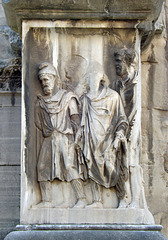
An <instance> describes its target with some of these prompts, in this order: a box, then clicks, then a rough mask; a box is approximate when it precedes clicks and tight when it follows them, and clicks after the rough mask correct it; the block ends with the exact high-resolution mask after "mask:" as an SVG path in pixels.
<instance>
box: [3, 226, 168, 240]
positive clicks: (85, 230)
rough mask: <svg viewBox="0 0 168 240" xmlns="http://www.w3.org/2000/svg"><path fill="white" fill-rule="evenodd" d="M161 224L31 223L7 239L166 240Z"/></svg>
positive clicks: (6, 239)
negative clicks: (161, 231)
mask: <svg viewBox="0 0 168 240" xmlns="http://www.w3.org/2000/svg"><path fill="white" fill-rule="evenodd" d="M161 228H162V227H161V226H160V225H158V226H156V225H155V226H153V225H149V226H145V225H34V226H33V225H29V226H17V230H19V231H15V232H12V233H10V234H9V235H8V236H7V237H6V238H5V240H16V239H17V240H23V239H24V240H30V239H36V240H41V239H43V240H55V239H57V240H62V239H65V240H78V239H80V240H85V239H93V240H96V239H98V240H100V239H104V240H111V239H114V240H125V239H129V240H142V239H148V240H166V238H165V237H164V236H163V235H162V234H161V233H160V230H161Z"/></svg>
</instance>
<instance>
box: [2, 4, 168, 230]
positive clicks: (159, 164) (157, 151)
mask: <svg viewBox="0 0 168 240" xmlns="http://www.w3.org/2000/svg"><path fill="white" fill-rule="evenodd" d="M0 6H1V5H0ZM165 9H167V7H166V6H165ZM162 16H164V12H163V13H162ZM163 19H164V17H163ZM3 21H5V20H4V18H3ZM1 23H2V21H1ZM152 43H154V45H151V47H150V49H148V50H147V51H146V52H144V53H142V60H144V61H143V66H142V74H143V77H142V81H143V86H144V87H143V90H142V94H143V97H142V99H143V104H146V103H148V104H149V103H150V104H151V101H152V102H153V100H151V98H152V99H155V102H156V101H157V104H159V108H158V109H155V110H156V111H155V114H152V111H150V109H151V108H150V109H149V107H148V106H145V107H143V109H142V111H143V124H142V130H143V149H144V151H143V158H142V166H143V169H144V178H145V183H148V184H147V185H146V187H145V191H146V195H147V201H148V205H149V206H150V210H151V212H152V213H153V214H154V216H155V221H156V223H161V224H163V226H164V229H163V232H164V234H165V235H166V234H167V227H166V226H167V210H166V209H167V200H166V199H167V196H166V192H167V190H166V189H167V187H166V185H167V184H166V183H167V164H166V160H167V157H166V156H167V155H166V153H164V154H163V152H166V151H165V149H167V147H166V145H165V139H166V138H167V135H166V134H167V133H166V131H165V130H163V132H160V131H159V132H158V131H157V132H155V134H154V135H155V139H156V140H155V141H156V142H155V146H158V147H155V148H152V151H151V150H150V149H151V146H149V150H148V149H147V146H148V145H150V144H149V143H150V142H151V138H152V135H153V132H154V129H156V128H157V129H158V130H159V129H162V127H163V129H166V128H167V125H166V114H167V111H166V110H167V108H166V107H165V106H167V99H166V96H167V95H166V94H165V95H164V94H160V92H161V93H162V92H164V91H165V90H166V86H167V73H166V66H167V65H166V61H165V54H166V51H165V47H166V35H164V34H162V35H160V34H159V35H157V36H155V38H154V40H153V42H152ZM5 46H6V44H5ZM158 46H159V48H158ZM1 49H3V48H1ZM153 49H154V50H155V52H156V49H158V50H157V54H156V56H155V58H157V61H160V63H161V65H159V67H157V68H156V67H154V66H155V65H158V64H157V63H155V62H156V61H155V59H154V60H153ZM144 55H145V56H146V57H145V59H143V56H144ZM150 66H151V68H152V69H153V70H152V71H150V72H149V75H148V76H150V75H151V76H153V75H152V72H153V71H155V74H156V73H158V75H159V76H158V77H155V75H154V78H152V80H150V81H149V83H154V85H155V82H157V83H158V84H157V87H156V88H155V91H157V92H158V93H157V95H156V97H155V95H154V94H153V95H152V96H153V97H151V94H149V90H148V86H146V82H147V81H146V79H147V77H148V76H147V74H146V73H147V72H148V70H149V68H150ZM163 66H164V69H165V70H164V71H160V68H161V67H162V70H163ZM151 68H150V69H151ZM161 73H162V78H160V74H161ZM150 79H151V78H150ZM160 79H161V80H162V81H160ZM151 85H152V84H151ZM151 85H150V86H151ZM160 86H164V87H163V88H162V89H161V91H158V89H159V88H160ZM151 87H152V86H151ZM151 87H150V89H151ZM146 96H148V98H146ZM160 99H164V101H160ZM9 102H10V100H9ZM163 106H164V107H163ZM13 108H14V107H11V110H12V109H13ZM3 110H4V111H5V109H3ZM8 110H9V108H8ZM149 112H150V119H151V118H152V119H154V120H153V121H154V125H153V128H152V129H149V124H148V123H149V122H151V120H149V119H148V118H147V116H148V115H149ZM15 113H16V112H15ZM153 113H154V111H153ZM156 113H158V114H157V115H156ZM157 116H158V117H157ZM161 119H163V126H162V124H161V126H160V122H161V121H162V120H161ZM155 120H156V121H155ZM158 125H159V127H158ZM155 126H157V127H155ZM149 132H150V133H149ZM148 136H149V137H148ZM160 139H161V140H160ZM17 152H18V151H17ZM153 155H154V156H157V161H153V160H152V159H153V157H152V156H153ZM15 156H16V154H15ZM3 159H4V158H3ZM145 159H146V160H145ZM159 159H162V160H161V161H159ZM5 161H6V160H5ZM7 161H8V160H7ZM16 161H17V159H16ZM153 168H154V169H155V174H154V175H152V176H153V177H151V170H152V169H153ZM158 169H160V170H159V172H158ZM158 179H159V180H158ZM148 185H150V186H151V187H150V192H149V193H148ZM163 193H164V194H163ZM161 203H164V204H161ZM10 221H11V219H8V223H9V222H10Z"/></svg>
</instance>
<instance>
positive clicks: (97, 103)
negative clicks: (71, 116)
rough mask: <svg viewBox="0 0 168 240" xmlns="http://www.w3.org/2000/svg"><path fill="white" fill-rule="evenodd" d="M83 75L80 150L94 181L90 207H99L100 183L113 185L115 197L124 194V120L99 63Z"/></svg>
mask: <svg viewBox="0 0 168 240" xmlns="http://www.w3.org/2000/svg"><path fill="white" fill-rule="evenodd" d="M87 79H88V85H89V91H88V93H87V94H86V95H85V96H84V98H83V112H82V121H81V126H82V127H83V132H84V145H83V154H84V156H85V160H86V164H87V169H88V177H89V178H90V179H91V180H93V183H94V184H92V185H91V186H92V193H93V203H92V204H91V205H90V207H101V206H102V204H101V196H100V186H103V187H105V188H111V187H114V186H115V188H116V190H117V195H118V198H119V199H122V198H123V197H124V195H125V187H124V185H125V181H126V179H127V177H128V174H127V171H128V168H127V157H126V138H125V134H126V130H127V125H128V122H127V117H126V115H125V112H124V108H123V105H122V101H121V99H120V96H119V94H118V93H117V92H116V91H114V90H112V89H110V88H109V87H108V78H107V76H106V75H105V74H104V71H103V68H102V66H101V65H100V64H99V63H97V62H94V63H92V65H91V66H90V70H89V72H88V78H87Z"/></svg>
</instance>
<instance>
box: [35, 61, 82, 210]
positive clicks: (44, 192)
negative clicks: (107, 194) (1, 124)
mask: <svg viewBox="0 0 168 240" xmlns="http://www.w3.org/2000/svg"><path fill="white" fill-rule="evenodd" d="M39 78H40V81H41V85H42V89H43V92H44V96H41V95H38V96H37V101H36V106H35V124H36V126H37V128H38V129H39V130H40V131H41V132H42V135H43V143H42V145H41V148H40V152H39V156H38V165H37V172H38V181H39V185H40V190H41V196H42V200H41V203H40V204H39V206H41V207H48V206H50V202H51V182H52V181H53V180H54V179H58V180H60V181H67V182H71V184H72V187H73V189H74V192H75V195H76V198H77V203H76V205H75V207H81V208H83V207H85V205H86V197H85V193H84V189H83V185H82V183H81V180H80V179H81V178H82V177H81V176H80V174H79V172H80V171H79V167H80V166H79V164H78V163H77V156H76V150H75V142H74V139H75V133H76V131H77V128H78V125H79V123H80V119H79V113H78V98H77V96H76V95H75V94H74V93H73V92H68V91H66V90H63V89H60V80H59V75H58V73H57V71H56V69H55V68H54V66H53V65H51V64H49V63H42V64H41V65H40V66H39ZM55 85H56V86H55ZM54 87H55V92H56V93H54Z"/></svg>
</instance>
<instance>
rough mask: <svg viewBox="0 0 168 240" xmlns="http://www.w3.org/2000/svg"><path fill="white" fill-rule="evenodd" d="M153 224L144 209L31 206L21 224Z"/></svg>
mask: <svg viewBox="0 0 168 240" xmlns="http://www.w3.org/2000/svg"><path fill="white" fill-rule="evenodd" d="M97 222H99V224H127V225H128V224H154V220H153V216H152V215H151V213H150V212H149V211H147V210H145V209H137V208H117V209H96V208H95V209H90V208H84V209H77V208H68V209H58V208H32V209H30V211H28V213H27V214H24V217H23V216H22V217H21V223H22V224H30V223H31V224H43V223H45V224H97Z"/></svg>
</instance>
